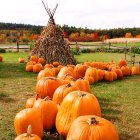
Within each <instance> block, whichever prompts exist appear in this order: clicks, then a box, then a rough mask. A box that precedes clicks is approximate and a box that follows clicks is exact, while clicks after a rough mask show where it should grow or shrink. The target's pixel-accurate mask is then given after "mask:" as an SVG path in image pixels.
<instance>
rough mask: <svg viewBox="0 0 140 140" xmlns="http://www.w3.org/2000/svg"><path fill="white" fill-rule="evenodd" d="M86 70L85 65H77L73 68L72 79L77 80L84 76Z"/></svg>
mask: <svg viewBox="0 0 140 140" xmlns="http://www.w3.org/2000/svg"><path fill="white" fill-rule="evenodd" d="M86 69H87V66H86V65H82V64H77V65H76V66H75V68H74V78H76V79H79V78H83V77H84V76H85V71H86Z"/></svg>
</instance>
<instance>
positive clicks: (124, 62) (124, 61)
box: [118, 59, 127, 68]
mask: <svg viewBox="0 0 140 140" xmlns="http://www.w3.org/2000/svg"><path fill="white" fill-rule="evenodd" d="M118 65H119V67H120V68H121V67H122V66H127V62H126V60H124V59H120V60H119V63H118Z"/></svg>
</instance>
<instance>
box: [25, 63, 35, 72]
mask: <svg viewBox="0 0 140 140" xmlns="http://www.w3.org/2000/svg"><path fill="white" fill-rule="evenodd" d="M33 66H34V65H26V71H28V72H32V71H33Z"/></svg>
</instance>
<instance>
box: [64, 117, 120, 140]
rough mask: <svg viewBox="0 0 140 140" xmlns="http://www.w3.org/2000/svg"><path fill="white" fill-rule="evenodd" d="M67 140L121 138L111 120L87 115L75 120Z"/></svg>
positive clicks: (117, 139)
mask: <svg viewBox="0 0 140 140" xmlns="http://www.w3.org/2000/svg"><path fill="white" fill-rule="evenodd" d="M66 140H119V135H118V131H117V129H116V127H115V126H114V125H113V124H112V123H111V122H110V121H108V120H106V119H104V118H101V117H98V116H95V115H85V116H80V117H78V118H77V119H75V120H74V122H73V123H72V125H71V127H70V130H69V133H68V135H67V139H66Z"/></svg>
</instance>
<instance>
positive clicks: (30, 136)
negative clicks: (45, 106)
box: [15, 125, 41, 140]
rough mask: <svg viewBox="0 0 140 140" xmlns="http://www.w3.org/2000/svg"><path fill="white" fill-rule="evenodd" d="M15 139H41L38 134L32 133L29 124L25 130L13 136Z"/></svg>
mask: <svg viewBox="0 0 140 140" xmlns="http://www.w3.org/2000/svg"><path fill="white" fill-rule="evenodd" d="M15 140H41V139H40V137H39V136H37V135H35V134H32V128H31V125H29V126H28V128H27V132H26V133H23V134H21V135H19V136H17V137H16V138H15Z"/></svg>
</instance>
